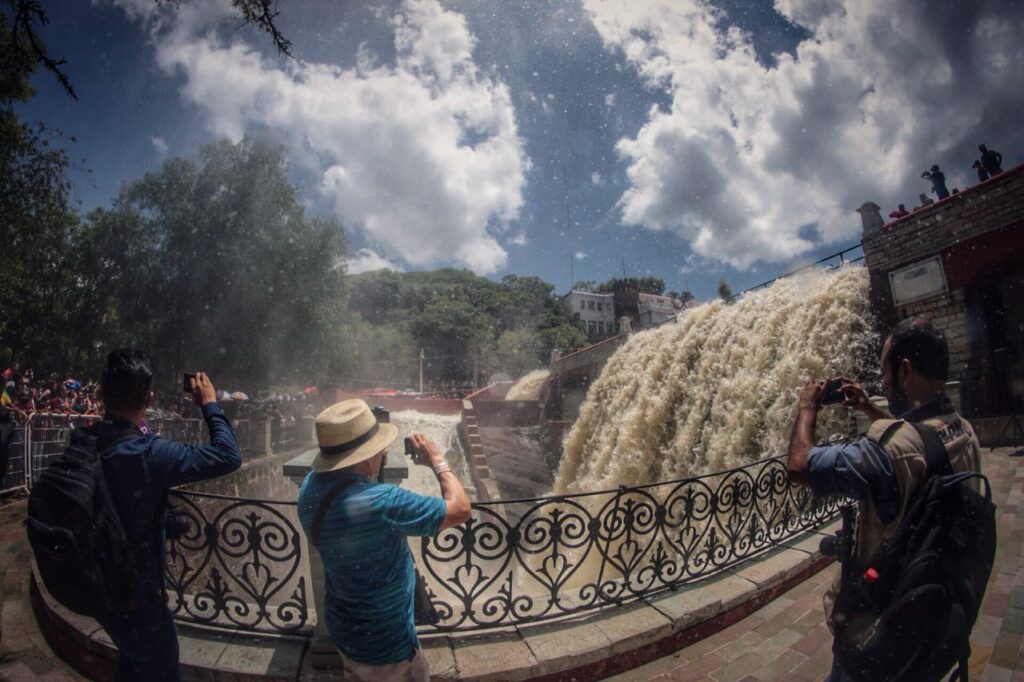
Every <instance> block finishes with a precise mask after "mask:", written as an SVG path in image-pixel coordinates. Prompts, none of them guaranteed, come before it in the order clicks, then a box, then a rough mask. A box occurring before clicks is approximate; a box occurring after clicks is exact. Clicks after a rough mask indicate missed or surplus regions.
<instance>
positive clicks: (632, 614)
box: [422, 521, 839, 682]
mask: <svg viewBox="0 0 1024 682" xmlns="http://www.w3.org/2000/svg"><path fill="white" fill-rule="evenodd" d="M838 527H839V524H838V521H837V522H835V523H833V524H831V525H829V526H826V527H823V528H821V529H818V530H817V531H816V532H807V533H804V534H802V535H799V536H797V537H796V538H792V539H790V540H788V541H786V542H783V543H780V545H779V547H778V548H777V549H774V550H772V551H770V552H768V553H766V554H764V555H762V556H760V557H758V558H756V559H752V560H750V561H747V562H745V563H743V564H740V565H738V566H736V567H734V568H733V569H730V570H727V571H723V572H722V573H720V574H717V575H715V576H713V577H710V578H707V579H705V580H702V581H700V582H696V583H693V584H691V585H687V586H685V587H681V588H679V589H678V590H675V591H667V592H664V593H661V594H658V595H654V596H651V597H648V598H645V599H642V600H640V601H637V602H634V603H631V604H628V605H625V606H622V607H618V608H609V609H604V610H602V611H599V612H596V613H591V614H587V615H584V616H577V617H574V618H571V619H566V620H563V621H558V622H545V623H538V624H536V625H521V626H517V627H509V628H503V629H501V630H498V631H489V632H485V633H480V634H472V635H457V634H453V635H436V636H424V637H422V641H423V649H424V653H425V654H426V656H427V659H428V661H429V662H430V670H431V672H432V679H435V680H474V681H476V682H489V681H496V680H526V679H532V680H551V681H553V680H566V681H568V680H581V679H583V680H586V679H600V678H603V677H606V676H609V675H614V674H617V673H621V672H624V671H627V670H630V669H632V668H635V667H637V666H639V665H641V664H643V663H647V662H648V661H651V660H654V659H656V658H660V657H662V656H665V655H666V654H669V653H671V652H674V651H676V650H678V649H680V648H682V647H685V646H687V645H689V644H692V643H693V642H696V641H698V640H701V639H704V638H705V637H708V636H710V635H712V634H714V633H716V632H718V631H719V630H722V629H724V628H726V627H728V626H730V625H732V624H733V623H735V622H737V621H739V620H741V619H743V618H745V617H746V616H747V615H749V614H750V613H753V612H754V611H756V610H757V609H759V608H761V607H762V606H764V605H765V604H767V603H768V602H770V601H771V600H773V599H774V598H775V597H777V596H779V595H780V594H782V593H783V592H785V591H787V590H789V589H791V588H792V587H793V586H794V585H796V584H798V583H800V582H802V581H803V580H806V579H807V578H808V577H810V576H812V575H814V574H815V573H817V572H818V571H820V570H821V569H823V568H825V567H826V566H828V565H829V564H830V563H831V562H832V559H831V558H829V557H823V556H822V555H821V554H820V553H819V552H818V544H819V542H820V540H821V535H820V533H822V532H825V533H831V532H834V531H835V530H837V529H838Z"/></svg>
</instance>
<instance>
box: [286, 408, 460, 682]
mask: <svg viewBox="0 0 1024 682" xmlns="http://www.w3.org/2000/svg"><path fill="white" fill-rule="evenodd" d="M316 433H317V441H318V444H319V446H320V452H319V454H318V455H317V456H316V458H315V459H314V461H313V471H312V472H310V474H309V475H308V476H307V477H306V480H305V481H304V482H303V484H302V489H301V490H300V491H299V503H298V511H299V519H300V521H301V522H302V527H303V529H304V530H305V532H306V535H307V537H308V538H309V539H310V542H311V543H313V544H314V545H315V546H317V547H318V548H319V550H320V558H321V560H322V561H323V567H324V578H325V581H324V582H325V585H324V587H325V590H326V594H325V595H324V604H325V610H326V614H325V618H324V620H325V623H326V625H327V630H328V632H329V633H330V635H331V639H332V640H333V642H334V644H335V646H337V647H338V650H339V652H340V653H341V657H342V662H343V664H344V668H345V679H346V680H367V681H370V680H372V681H373V682H378V681H380V680H416V681H418V680H428V679H429V678H430V672H429V670H428V668H427V663H426V659H425V658H424V657H423V654H422V653H421V651H420V648H419V641H418V640H417V638H416V628H415V625H414V623H413V592H414V589H415V585H416V574H415V570H414V567H413V560H412V553H411V552H410V551H409V543H408V540H407V538H408V537H409V536H431V535H435V534H437V533H438V532H439V531H440V530H441V529H443V528H451V527H452V526H457V525H459V524H461V523H464V522H465V521H466V520H467V519H468V518H469V514H470V503H469V498H468V497H467V495H466V491H465V490H464V489H463V487H462V484H461V483H460V482H459V480H458V478H457V477H456V476H455V474H454V473H452V471H451V469H450V468H449V467H448V464H447V463H446V462H445V460H444V454H443V453H442V452H441V450H440V449H439V448H438V447H437V445H435V444H434V443H433V442H431V441H430V440H429V439H427V438H426V437H424V436H422V435H420V434H416V435H413V436H412V440H413V445H414V446H415V449H416V452H417V454H418V455H419V456H420V457H422V458H423V459H424V460H425V461H426V462H428V463H429V464H430V465H431V467H432V468H433V470H434V473H435V474H436V475H437V479H438V482H439V483H440V486H441V494H442V498H437V497H430V496H426V495H417V494H416V493H413V492H410V491H408V490H403V489H402V488H398V487H396V486H393V485H390V484H385V483H379V482H378V481H377V479H378V476H379V474H380V470H381V468H382V467H383V466H384V463H385V461H386V458H387V448H388V446H389V445H390V444H391V443H392V441H394V439H395V436H396V435H397V433H398V432H397V429H395V427H394V426H393V425H391V424H381V423H378V422H377V419H376V418H375V417H374V415H373V413H372V411H371V410H370V408H369V406H368V405H367V404H366V403H365V402H363V401H362V400H346V401H343V402H340V403H337V404H336V405H332V406H331V407H328V408H327V409H326V410H324V411H323V412H321V413H320V414H319V415H318V416H317V418H316Z"/></svg>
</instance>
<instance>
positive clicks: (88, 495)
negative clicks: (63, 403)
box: [26, 427, 141, 619]
mask: <svg viewBox="0 0 1024 682" xmlns="http://www.w3.org/2000/svg"><path fill="white" fill-rule="evenodd" d="M138 437H139V436H138V434H137V433H131V434H124V435H122V436H121V437H119V438H117V439H116V440H115V441H114V442H113V443H110V445H108V446H107V448H104V451H106V450H107V449H109V448H110V447H113V446H114V445H116V444H117V443H120V442H122V441H125V440H130V439H133V438H138ZM102 455H103V451H101V450H100V448H99V446H98V443H97V437H96V435H95V433H94V431H93V430H92V429H88V428H83V427H78V428H76V429H75V430H74V431H72V433H71V438H70V440H69V442H68V445H67V447H66V448H65V449H64V452H63V454H61V455H59V456H57V457H55V458H54V459H53V460H52V461H51V462H50V465H49V467H48V468H47V469H46V470H45V471H43V472H42V474H41V475H40V476H39V481H38V482H36V483H35V485H33V487H32V492H31V493H30V494H29V498H28V520H27V522H26V525H27V527H28V540H29V543H30V544H31V545H32V551H33V552H34V554H35V559H36V566H37V567H38V568H39V575H40V576H41V577H42V579H43V583H44V584H45V585H46V589H47V590H48V591H49V592H50V594H51V595H53V597H54V598H55V599H56V600H57V601H58V602H60V603H61V604H63V605H64V606H65V607H67V608H69V609H71V610H72V611H74V612H75V613H78V614H81V615H83V616H90V617H93V618H97V619H103V618H105V617H108V616H112V615H116V614H118V613H124V611H126V610H131V609H133V608H137V607H139V606H140V604H137V603H135V602H136V600H137V599H138V594H139V587H140V583H141V578H140V575H139V573H138V571H137V569H136V566H137V565H138V564H137V561H136V556H137V552H138V548H137V547H133V546H132V545H131V544H130V543H129V542H128V539H127V537H126V536H125V532H124V526H123V525H122V524H121V520H120V518H119V517H118V515H117V509H116V508H115V507H114V504H113V501H112V500H111V497H110V490H109V489H108V487H107V481H106V478H105V477H104V474H103V467H102V465H101V459H102Z"/></svg>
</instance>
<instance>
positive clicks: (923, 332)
mask: <svg viewBox="0 0 1024 682" xmlns="http://www.w3.org/2000/svg"><path fill="white" fill-rule="evenodd" d="M889 343H890V346H889V363H890V364H891V366H892V375H893V377H895V376H896V370H897V369H898V368H899V366H900V362H901V361H902V360H910V365H911V367H913V368H914V371H915V372H917V373H918V374H920V375H921V376H923V377H925V378H927V379H932V380H933V381H938V380H940V379H941V380H942V381H945V380H946V379H947V378H948V377H949V345H948V344H947V343H946V337H945V336H943V334H942V332H940V331H939V330H938V329H936V328H935V326H934V325H932V323H931V322H929V321H928V320H925V319H921V318H914V319H907V320H903V321H902V322H900V323H899V324H898V325H896V327H895V329H893V330H892V333H891V334H890V335H889Z"/></svg>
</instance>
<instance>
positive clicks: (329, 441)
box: [312, 398, 398, 471]
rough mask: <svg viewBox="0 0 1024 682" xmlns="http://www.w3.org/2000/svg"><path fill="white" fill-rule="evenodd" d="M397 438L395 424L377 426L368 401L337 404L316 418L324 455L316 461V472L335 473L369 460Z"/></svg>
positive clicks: (316, 458) (319, 454)
mask: <svg viewBox="0 0 1024 682" xmlns="http://www.w3.org/2000/svg"><path fill="white" fill-rule="evenodd" d="M397 435H398V429H396V428H395V426H394V424H378V423H377V418H376V417H374V416H373V412H371V411H370V406H369V405H367V404H366V403H365V402H364V401H362V400H359V399H358V398H354V399H352V400H343V401H341V402H340V403H335V404H334V405H331V406H330V407H328V408H327V409H326V410H324V411H323V412H321V413H320V414H318V415H317V416H316V440H317V443H318V444H319V445H320V452H319V453H318V454H317V456H316V457H314V458H313V465H312V466H313V471H334V470H335V469H341V468H343V467H348V466H352V465H353V464H358V463H359V462H363V461H365V460H368V459H370V458H371V457H373V456H374V455H376V454H377V453H378V452H380V451H381V450H383V449H384V448H386V447H387V446H389V445H390V444H391V441H393V440H394V439H395V436H397Z"/></svg>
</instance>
